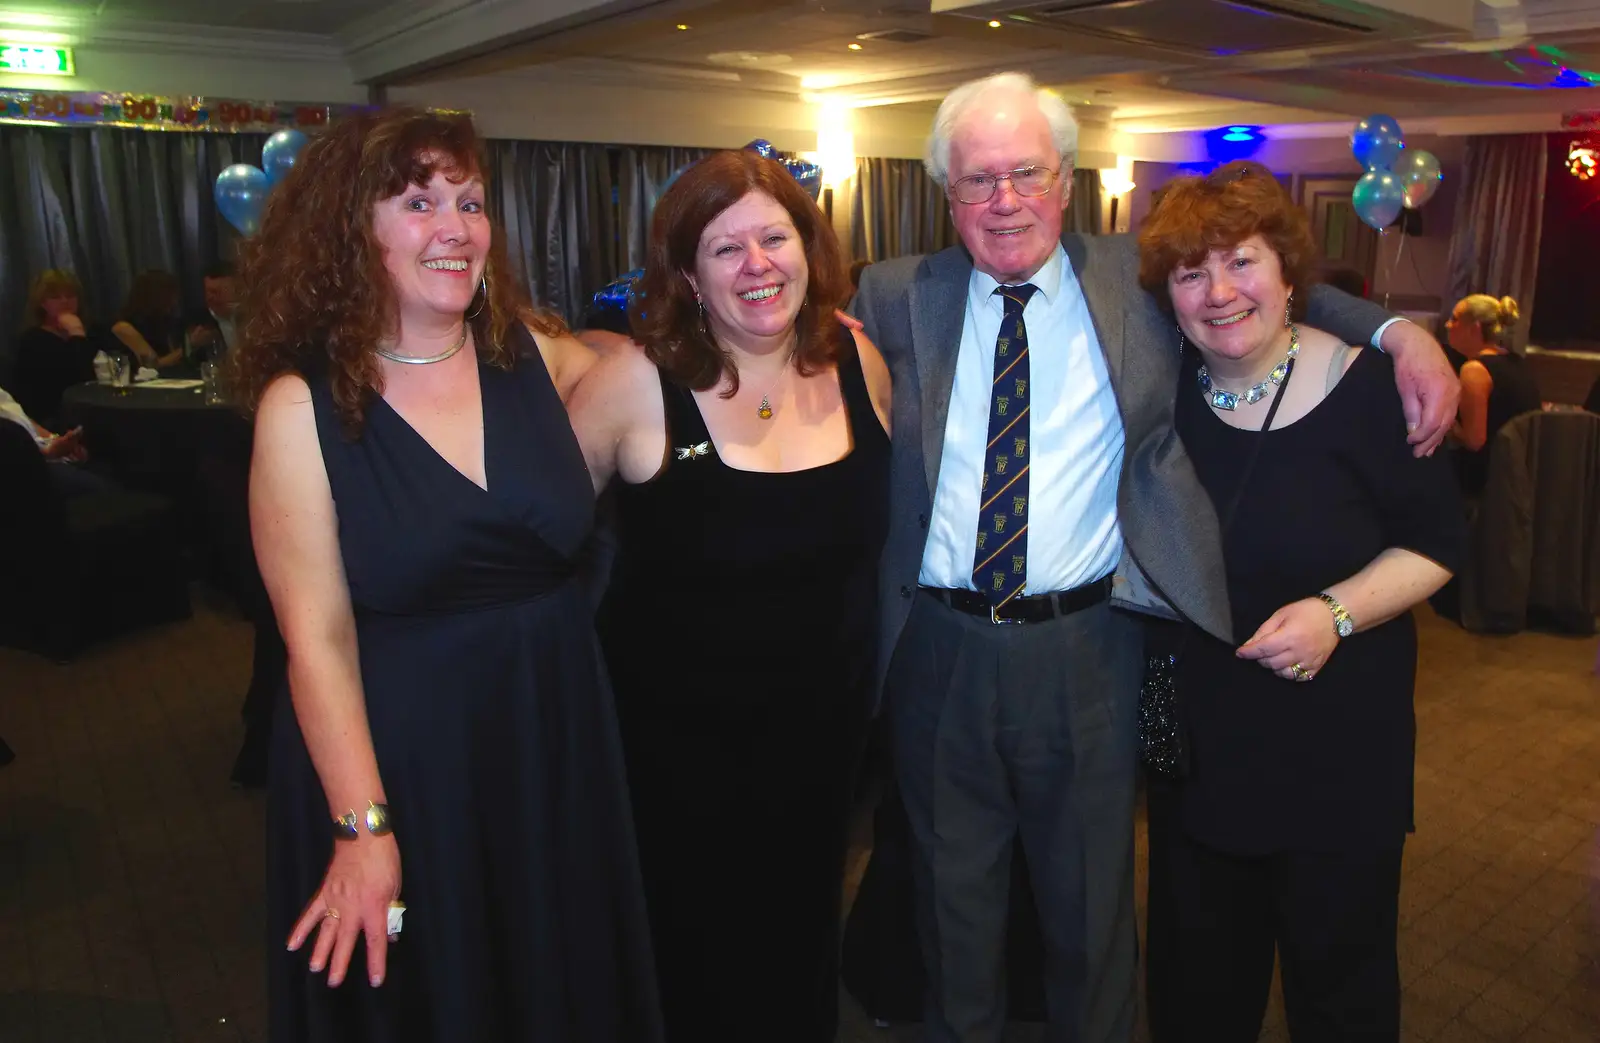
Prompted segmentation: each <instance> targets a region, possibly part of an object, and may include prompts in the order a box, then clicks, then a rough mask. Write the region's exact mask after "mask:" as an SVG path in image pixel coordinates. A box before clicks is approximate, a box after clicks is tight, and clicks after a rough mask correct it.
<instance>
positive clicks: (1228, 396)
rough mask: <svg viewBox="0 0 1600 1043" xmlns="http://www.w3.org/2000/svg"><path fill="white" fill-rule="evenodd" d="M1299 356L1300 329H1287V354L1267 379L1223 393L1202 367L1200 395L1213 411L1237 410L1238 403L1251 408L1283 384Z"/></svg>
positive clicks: (1295, 327)
mask: <svg viewBox="0 0 1600 1043" xmlns="http://www.w3.org/2000/svg"><path fill="white" fill-rule="evenodd" d="M1299 354H1300V327H1298V326H1290V327H1289V353H1288V354H1287V355H1285V356H1284V358H1283V361H1282V362H1280V363H1278V364H1277V365H1276V366H1273V367H1272V372H1271V373H1268V374H1267V379H1265V380H1263V381H1262V382H1261V383H1259V384H1252V385H1250V387H1249V388H1248V389H1246V390H1245V391H1242V392H1236V391H1224V390H1222V389H1221V388H1219V387H1217V386H1216V385H1215V384H1213V383H1212V382H1211V374H1210V372H1208V371H1207V370H1206V367H1205V366H1204V365H1201V367H1200V393H1201V394H1203V395H1205V396H1206V398H1207V399H1209V400H1210V402H1211V408H1213V409H1226V410H1229V411H1232V410H1235V409H1238V408H1239V403H1240V402H1241V401H1243V402H1244V404H1245V405H1247V406H1253V405H1255V404H1256V403H1257V402H1260V401H1261V400H1262V399H1263V398H1266V397H1267V392H1269V391H1271V390H1272V389H1273V388H1274V387H1277V386H1278V385H1279V384H1282V383H1283V378H1284V377H1286V376H1288V375H1289V363H1291V362H1293V361H1294V360H1295V358H1296V356H1298V355H1299Z"/></svg>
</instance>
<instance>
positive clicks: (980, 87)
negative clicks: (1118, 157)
mask: <svg viewBox="0 0 1600 1043" xmlns="http://www.w3.org/2000/svg"><path fill="white" fill-rule="evenodd" d="M997 94H1007V95H1012V96H1015V95H1018V94H1026V95H1031V96H1032V98H1033V101H1034V104H1036V105H1038V106H1039V114H1040V115H1041V116H1043V117H1044V121H1045V122H1046V123H1048V124H1049V125H1050V141H1051V143H1052V144H1054V145H1055V148H1056V151H1057V152H1059V153H1060V154H1061V158H1062V159H1063V160H1064V161H1065V162H1066V163H1068V164H1071V163H1072V162H1073V156H1074V154H1075V153H1076V152H1077V151H1078V121H1077V120H1075V119H1073V118H1072V109H1070V108H1069V107H1068V106H1067V103H1066V102H1065V101H1063V100H1062V99H1061V95H1059V94H1057V93H1056V92H1055V91H1052V90H1048V89H1046V88H1044V87H1041V86H1039V85H1038V84H1037V83H1035V82H1033V77H1032V76H1029V75H1028V74H1027V73H1024V72H997V73H995V74H994V75H993V76H985V77H984V78H983V79H981V80H970V81H968V82H966V83H963V84H962V85H961V86H959V87H957V88H956V89H955V90H953V91H951V92H950V93H949V94H946V95H945V96H944V101H942V102H940V103H939V111H938V112H937V113H935V114H934V117H933V133H932V134H931V135H929V137H928V153H927V155H926V156H925V157H924V158H923V161H922V162H923V164H924V165H925V166H926V167H927V168H928V176H929V177H931V178H933V180H934V181H936V182H937V183H938V184H939V185H940V186H941V187H943V186H945V185H948V184H949V178H950V139H951V137H952V136H953V135H954V134H955V130H956V125H957V124H959V123H960V122H961V120H962V118H963V117H965V116H966V115H967V114H968V113H969V112H971V111H972V110H973V109H974V108H976V107H977V105H978V104H979V103H980V102H982V101H984V100H986V99H988V98H991V97H993V96H995V95H997Z"/></svg>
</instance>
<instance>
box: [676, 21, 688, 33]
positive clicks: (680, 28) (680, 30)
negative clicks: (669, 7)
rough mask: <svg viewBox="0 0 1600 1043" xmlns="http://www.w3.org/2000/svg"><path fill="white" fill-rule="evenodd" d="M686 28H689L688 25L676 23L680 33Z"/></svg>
mask: <svg viewBox="0 0 1600 1043" xmlns="http://www.w3.org/2000/svg"><path fill="white" fill-rule="evenodd" d="M687 28H689V27H688V26H687V25H684V24H683V23H682V22H679V23H678V32H680V33H681V32H683V31H684V30H685V29H687Z"/></svg>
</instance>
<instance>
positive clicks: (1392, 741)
mask: <svg viewBox="0 0 1600 1043" xmlns="http://www.w3.org/2000/svg"><path fill="white" fill-rule="evenodd" d="M1139 240H1140V247H1141V252H1142V258H1141V271H1140V279H1141V282H1142V283H1143V284H1144V286H1145V288H1146V289H1148V290H1149V291H1150V292H1151V293H1153V294H1155V295H1157V296H1158V297H1159V298H1161V299H1163V300H1166V301H1168V302H1169V303H1170V305H1171V307H1172V309H1173V311H1174V312H1175V314H1176V318H1177V322H1178V329H1179V331H1180V333H1181V336H1180V335H1179V334H1175V335H1174V339H1175V341H1177V342H1178V344H1179V345H1181V344H1182V343H1183V342H1184V341H1185V340H1186V341H1187V342H1188V343H1189V344H1191V345H1192V346H1193V348H1192V349H1189V358H1188V359H1187V364H1186V366H1185V369H1184V375H1183V381H1184V382H1183V383H1182V384H1180V386H1179V395H1178V400H1177V401H1178V404H1177V414H1176V426H1177V430H1178V433H1179V435H1180V436H1181V437H1182V439H1183V444H1184V447H1185V448H1186V449H1187V450H1188V452H1189V455H1190V457H1191V458H1192V459H1193V461H1194V466H1195V470H1196V472H1197V474H1198V475H1199V477H1200V480H1201V482H1202V483H1203V484H1204V485H1205V487H1206V489H1207V491H1208V492H1209V493H1210V494H1211V499H1212V502H1213V503H1214V504H1215V505H1216V508H1217V514H1218V516H1219V518H1220V519H1221V520H1222V524H1223V529H1224V534H1223V551H1224V558H1225V563H1226V570H1227V583H1228V596H1229V599H1230V601H1231V604H1232V607H1233V620H1234V636H1235V638H1236V639H1239V640H1241V641H1242V645H1241V646H1240V647H1234V646H1233V645H1230V644H1224V643H1223V642H1221V641H1218V640H1216V639H1215V638H1213V637H1211V636H1209V635H1208V634H1206V633H1204V632H1201V631H1199V630H1198V629H1192V628H1191V629H1190V631H1189V632H1188V633H1187V635H1186V636H1185V637H1184V638H1183V639H1182V641H1183V643H1182V645H1181V646H1180V647H1181V652H1180V660H1179V666H1178V692H1179V695H1180V697H1181V699H1182V700H1183V702H1182V704H1181V705H1182V710H1183V714H1184V717H1185V724H1186V736H1187V739H1188V744H1189V751H1190V753H1189V757H1190V766H1189V772H1188V775H1187V777H1186V778H1185V779H1184V780H1183V781H1182V782H1181V783H1179V784H1177V785H1175V786H1167V785H1163V784H1152V786H1151V790H1150V798H1149V800H1150V804H1149V807H1150V903H1149V916H1150V922H1149V956H1148V974H1149V978H1148V980H1149V989H1150V1008H1151V1023H1152V1024H1151V1027H1152V1035H1153V1037H1154V1038H1155V1039H1156V1040H1158V1041H1159V1043H1174V1041H1189V1040H1192V1041H1196V1043H1244V1041H1247V1040H1254V1039H1255V1038H1256V1036H1257V1035H1258V1033H1259V1031H1260V1028H1261V1020H1262V1016H1263V1014H1264V1013H1265V1010H1266V1005H1267V999H1268V994H1269V992H1270V989H1271V984H1272V971H1273V958H1274V952H1275V951H1276V956H1277V958H1278V960H1279V961H1280V963H1281V965H1282V969H1283V987H1284V1000H1285V1005H1286V1007H1287V1012H1288V1017H1289V1031H1290V1036H1291V1038H1293V1039H1294V1040H1295V1041H1296V1043H1319V1041H1327V1043H1334V1041H1340V1043H1349V1041H1354V1040H1372V1041H1379V1040H1387V1041H1391V1043H1393V1041H1395V1040H1397V1039H1398V1037H1399V1031H1400V1020H1399V1018H1400V1007H1399V1003H1400V980H1399V964H1398V958H1397V956H1396V948H1395V944H1396V943H1395V936H1396V927H1397V919H1398V906H1399V891H1400V861H1401V850H1402V847H1403V845H1404V841H1405V837H1406V834H1407V833H1408V832H1409V831H1410V830H1411V828H1412V768H1413V745H1414V738H1415V723H1414V717H1413V714H1412V691H1413V686H1414V681H1415V673H1416V662H1417V639H1416V630H1415V627H1414V625H1413V622H1412V619H1411V615H1410V611H1409V610H1410V608H1411V606H1413V605H1415V604H1417V603H1418V602H1419V601H1422V600H1423V599H1424V598H1426V597H1427V596H1428V595H1429V594H1430V593H1432V592H1433V591H1434V590H1436V589H1438V587H1439V586H1440V585H1441V584H1442V583H1444V582H1445V580H1446V579H1447V578H1448V577H1449V575H1450V570H1451V569H1453V568H1454V567H1455V565H1456V563H1457V561H1458V560H1459V558H1460V556H1461V553H1462V544H1463V542H1464V533H1463V524H1462V518H1461V509H1460V503H1459V498H1458V496H1457V495H1456V490H1455V487H1454V483H1453V481H1452V479H1451V476H1450V473H1449V469H1448V467H1447V466H1446V464H1445V462H1444V460H1443V459H1442V458H1422V459H1416V458H1415V457H1413V455H1412V453H1411V451H1410V448H1409V447H1408V446H1407V444H1406V439H1405V437H1404V435H1405V420H1404V417H1403V415H1402V412H1401V407H1400V399H1399V396H1398V395H1397V394H1396V392H1395V386H1394V379H1393V369H1392V366H1391V365H1390V363H1389V361H1388V359H1387V358H1386V357H1385V356H1384V355H1383V354H1382V353H1380V352H1375V351H1366V350H1362V349H1359V348H1352V347H1348V346H1346V345H1344V344H1342V343H1340V342H1339V341H1337V340H1336V339H1334V338H1333V337H1331V336H1329V335H1328V334H1326V333H1323V332H1321V331H1320V330H1314V329H1311V328H1309V327H1305V326H1299V327H1297V326H1296V325H1295V323H1294V316H1295V314H1296V313H1295V312H1294V311H1293V308H1294V300H1295V298H1296V297H1298V298H1299V299H1300V300H1301V301H1303V300H1304V299H1305V297H1306V293H1305V289H1306V285H1307V277H1308V267H1309V264H1310V263H1311V261H1312V258H1313V257H1314V256H1315V253H1314V249H1313V245H1312V242H1311V239H1310V234H1309V231H1308V229H1307V225H1306V219H1305V216H1304V214H1303V213H1302V212H1301V211H1300V210H1299V208H1297V207H1296V206H1295V205H1294V204H1293V202H1292V201H1291V200H1290V199H1289V197H1288V194H1287V193H1286V192H1285V191H1284V190H1283V188H1282V187H1281V186H1280V185H1279V184H1278V182H1277V180H1276V179H1275V178H1273V177H1271V175H1269V174H1267V175H1264V174H1260V173H1255V172H1253V171H1251V170H1249V169H1248V168H1246V169H1244V170H1241V168H1240V167H1239V166H1238V165H1231V166H1229V167H1224V168H1222V169H1221V170H1219V171H1217V172H1216V173H1215V174H1213V175H1212V176H1211V177H1209V178H1206V179H1187V180H1185V181H1182V182H1179V183H1177V184H1175V185H1173V186H1172V187H1171V189H1170V190H1169V191H1168V193H1167V196H1166V199H1165V200H1164V201H1163V203H1162V205H1161V208H1160V210H1158V211H1157V212H1156V213H1155V214H1154V215H1152V216H1151V218H1150V219H1149V220H1148V221H1147V222H1146V224H1145V226H1144V228H1143V229H1142V231H1141V232H1140V236H1139ZM1297 290H1298V291H1299V292H1298V293H1297V292H1296V291H1297ZM1196 349H1197V350H1196Z"/></svg>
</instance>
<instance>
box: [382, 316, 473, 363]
mask: <svg viewBox="0 0 1600 1043" xmlns="http://www.w3.org/2000/svg"><path fill="white" fill-rule="evenodd" d="M466 342H467V324H466V323H465V322H463V323H462V324H461V336H460V337H459V338H458V339H457V340H456V342H455V344H454V345H453V346H452V347H450V348H447V349H446V350H444V351H441V352H439V354H437V355H426V356H420V357H419V356H417V355H397V354H395V353H394V352H392V351H389V350H388V349H386V348H377V349H375V350H376V351H377V352H378V354H380V355H382V356H383V357H384V358H386V359H388V360H389V361H390V362H404V363H405V364H406V365H408V366H426V365H428V364H429V363H432V362H443V361H444V360H445V359H447V358H449V357H450V356H452V355H454V354H455V353H456V352H458V351H460V350H461V346H462V345H464V344H465V343H466Z"/></svg>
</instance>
